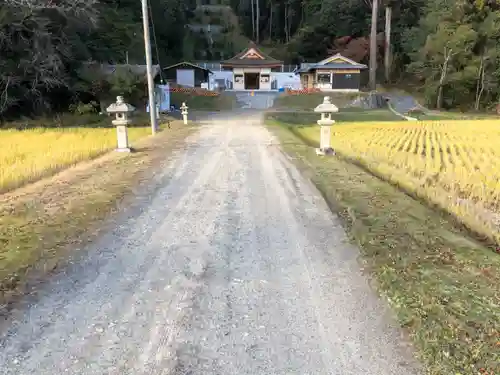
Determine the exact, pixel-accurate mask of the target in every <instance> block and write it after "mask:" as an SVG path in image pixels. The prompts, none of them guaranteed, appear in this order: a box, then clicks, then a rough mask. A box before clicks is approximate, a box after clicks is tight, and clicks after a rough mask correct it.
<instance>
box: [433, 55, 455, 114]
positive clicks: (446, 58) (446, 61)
mask: <svg viewBox="0 0 500 375" xmlns="http://www.w3.org/2000/svg"><path fill="white" fill-rule="evenodd" d="M452 52H453V50H452V49H451V48H450V49H448V48H446V47H444V61H443V64H442V65H441V76H440V77H439V87H438V96H437V100H436V108H437V109H441V107H442V105H443V87H444V81H445V79H446V74H448V64H449V62H450V59H451V57H452V56H453V55H452Z"/></svg>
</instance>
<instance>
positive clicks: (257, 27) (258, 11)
mask: <svg viewBox="0 0 500 375" xmlns="http://www.w3.org/2000/svg"><path fill="white" fill-rule="evenodd" d="M255 2H256V4H257V12H256V14H255V24H256V31H257V36H256V39H257V43H259V42H260V0H255Z"/></svg>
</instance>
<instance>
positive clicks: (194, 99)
mask: <svg viewBox="0 0 500 375" xmlns="http://www.w3.org/2000/svg"><path fill="white" fill-rule="evenodd" d="M170 103H171V104H173V105H175V107H176V108H180V106H181V105H182V103H186V105H187V106H188V107H189V109H190V110H207V111H224V110H231V109H233V108H235V106H236V98H235V96H234V95H231V94H229V93H222V94H221V95H219V96H200V95H194V94H189V93H183V92H172V93H170Z"/></svg>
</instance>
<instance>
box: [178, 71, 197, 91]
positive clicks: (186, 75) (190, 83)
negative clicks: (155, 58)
mask: <svg viewBox="0 0 500 375" xmlns="http://www.w3.org/2000/svg"><path fill="white" fill-rule="evenodd" d="M177 84H178V85H181V86H187V87H194V69H177Z"/></svg>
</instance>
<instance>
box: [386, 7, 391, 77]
mask: <svg viewBox="0 0 500 375" xmlns="http://www.w3.org/2000/svg"><path fill="white" fill-rule="evenodd" d="M391 18H392V8H391V7H390V6H386V8H385V52H384V68H385V81H386V83H389V81H390V78H391V77H390V75H391Z"/></svg>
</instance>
